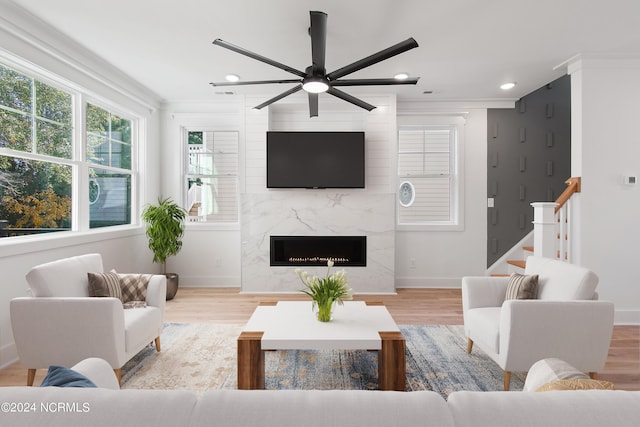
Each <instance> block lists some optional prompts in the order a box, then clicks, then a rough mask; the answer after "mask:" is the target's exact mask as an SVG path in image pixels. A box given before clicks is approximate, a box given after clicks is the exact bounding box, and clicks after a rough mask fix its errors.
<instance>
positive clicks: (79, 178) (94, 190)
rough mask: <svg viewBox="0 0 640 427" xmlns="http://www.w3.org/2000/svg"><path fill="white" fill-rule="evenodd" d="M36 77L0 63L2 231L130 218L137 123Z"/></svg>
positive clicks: (52, 228) (0, 233)
mask: <svg viewBox="0 0 640 427" xmlns="http://www.w3.org/2000/svg"><path fill="white" fill-rule="evenodd" d="M30 74H33V75H30ZM39 76H40V74H39V72H38V71H37V70H35V69H34V70H25V71H18V70H17V69H13V68H11V67H9V66H6V65H3V64H0V237H13V236H21V235H26V234H40V233H46V232H53V231H64V230H86V229H88V228H95V227H103V226H108V225H120V224H130V223H131V194H132V185H133V182H134V179H133V177H134V173H135V169H134V163H133V161H132V152H133V148H132V147H133V142H134V141H133V139H134V136H135V123H136V121H135V120H133V119H132V118H123V117H122V115H117V114H114V113H113V112H111V111H108V110H105V109H103V108H101V107H98V106H97V105H93V104H84V103H83V102H82V99H83V96H84V94H82V93H80V92H78V91H77V90H73V89H70V88H68V87H66V85H65V84H64V83H62V82H58V81H57V80H55V79H53V78H44V77H42V78H41V77H39ZM80 107H82V108H80ZM80 111H85V112H86V113H85V114H81V113H80ZM85 128H86V134H85V135H81V134H79V133H78V130H79V129H85ZM80 153H86V158H81V157H80ZM77 183H83V184H82V185H83V187H84V186H85V185H87V183H88V186H89V189H88V191H87V190H86V187H84V188H83V189H82V190H80V189H78V190H79V191H74V187H73V186H74V185H76V186H77V185H78V184H77ZM74 195H75V196H74ZM74 197H75V199H74ZM81 204H85V205H84V206H86V204H88V205H89V209H79V207H80V206H81ZM73 212H80V213H82V212H89V217H87V214H84V217H82V216H80V215H79V216H78V217H77V221H78V223H76V224H74V223H72V222H73V220H72V218H74V215H73V214H72V213H73Z"/></svg>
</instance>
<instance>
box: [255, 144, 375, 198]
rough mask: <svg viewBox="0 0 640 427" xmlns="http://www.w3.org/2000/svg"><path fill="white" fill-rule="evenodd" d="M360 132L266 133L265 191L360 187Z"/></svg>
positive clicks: (363, 170)
mask: <svg viewBox="0 0 640 427" xmlns="http://www.w3.org/2000/svg"><path fill="white" fill-rule="evenodd" d="M364 159H365V151H364V132H267V188H364V176H365V165H364Z"/></svg>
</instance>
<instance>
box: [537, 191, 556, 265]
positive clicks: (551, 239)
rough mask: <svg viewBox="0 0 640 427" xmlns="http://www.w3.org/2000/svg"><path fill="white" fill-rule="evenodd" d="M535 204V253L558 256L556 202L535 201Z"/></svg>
mask: <svg viewBox="0 0 640 427" xmlns="http://www.w3.org/2000/svg"><path fill="white" fill-rule="evenodd" d="M531 206H533V255H535V256H541V257H545V258H555V257H556V240H557V239H556V237H557V233H558V232H557V227H556V226H557V221H556V215H555V209H556V206H558V204H557V203H555V202H535V203H531Z"/></svg>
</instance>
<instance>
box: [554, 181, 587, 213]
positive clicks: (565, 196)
mask: <svg viewBox="0 0 640 427" xmlns="http://www.w3.org/2000/svg"><path fill="white" fill-rule="evenodd" d="M564 183H565V184H567V188H565V189H564V191H563V192H562V194H561V195H560V197H558V198H557V199H556V203H557V204H558V206H556V209H555V212H556V213H557V212H558V211H559V210H560V208H562V207H563V206H564V204H565V203H567V201H568V200H569V198H571V196H572V195H573V194H574V193H579V192H580V189H581V179H580V177H579V176H576V177H571V178H569V179H568V180H566V181H565V182H564Z"/></svg>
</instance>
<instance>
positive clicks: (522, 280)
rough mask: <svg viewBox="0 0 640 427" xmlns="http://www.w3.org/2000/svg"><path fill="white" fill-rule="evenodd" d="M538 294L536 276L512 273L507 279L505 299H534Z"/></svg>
mask: <svg viewBox="0 0 640 427" xmlns="http://www.w3.org/2000/svg"><path fill="white" fill-rule="evenodd" d="M537 294H538V275H537V274H534V275H530V276H525V275H524V274H517V273H513V274H512V275H511V277H509V284H508V285H507V296H506V297H505V299H508V300H509V299H535V298H536V296H537Z"/></svg>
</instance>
